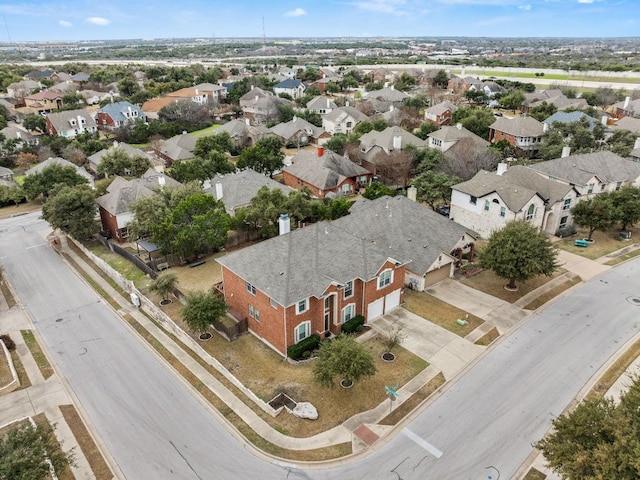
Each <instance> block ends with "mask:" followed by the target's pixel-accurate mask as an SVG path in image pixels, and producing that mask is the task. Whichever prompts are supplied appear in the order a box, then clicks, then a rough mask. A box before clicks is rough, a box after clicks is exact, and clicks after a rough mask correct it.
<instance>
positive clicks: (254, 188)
mask: <svg viewBox="0 0 640 480" xmlns="http://www.w3.org/2000/svg"><path fill="white" fill-rule="evenodd" d="M210 182H211V187H207V188H205V189H204V191H205V192H207V193H210V194H211V195H213V196H216V184H217V183H220V185H221V187H222V198H220V199H219V200H221V201H222V203H224V207H225V209H226V210H227V212H228V213H229V214H230V215H234V214H235V210H236V209H237V208H239V207H244V206H246V205H249V204H250V203H251V199H253V197H255V196H256V195H257V194H258V190H260V189H261V188H262V187H268V188H269V189H271V190H272V189H274V188H277V189H279V190H282V192H283V193H284V194H285V195H288V194H289V192H292V191H293V189H291V188H289V187H287V186H286V185H283V184H281V183H280V182H276V181H275V180H273V179H272V178H269V177H267V176H266V175H263V174H261V173H258V172H256V171H255V170H252V169H251V168H247V169H245V170H240V171H237V172H234V173H229V174H226V175H220V174H218V175H216V176H215V177H213V178H212V179H211V180H210Z"/></svg>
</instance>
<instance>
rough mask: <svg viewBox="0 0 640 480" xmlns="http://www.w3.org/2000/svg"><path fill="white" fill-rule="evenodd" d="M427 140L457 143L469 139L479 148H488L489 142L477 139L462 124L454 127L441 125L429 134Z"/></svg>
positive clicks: (480, 138) (476, 136) (477, 137)
mask: <svg viewBox="0 0 640 480" xmlns="http://www.w3.org/2000/svg"><path fill="white" fill-rule="evenodd" d="M428 137H429V138H435V139H436V140H441V141H443V142H447V143H450V142H457V141H459V140H462V139H464V138H470V139H472V140H473V143H474V144H476V145H478V146H479V147H488V146H489V142H488V141H486V140H485V139H484V138H482V137H479V136H478V135H476V134H475V133H473V132H472V131H471V130H468V129H466V128H464V127H463V126H462V124H457V125H456V126H452V125H443V126H441V127H440V128H439V129H438V130H436V131H435V132H431V133H430V134H429V135H428Z"/></svg>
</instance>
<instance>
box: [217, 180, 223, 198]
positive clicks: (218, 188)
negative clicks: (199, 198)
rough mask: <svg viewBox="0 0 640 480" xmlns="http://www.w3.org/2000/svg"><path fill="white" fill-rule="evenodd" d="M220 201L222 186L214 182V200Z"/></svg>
mask: <svg viewBox="0 0 640 480" xmlns="http://www.w3.org/2000/svg"><path fill="white" fill-rule="evenodd" d="M221 199H222V184H221V183H220V182H216V200H221Z"/></svg>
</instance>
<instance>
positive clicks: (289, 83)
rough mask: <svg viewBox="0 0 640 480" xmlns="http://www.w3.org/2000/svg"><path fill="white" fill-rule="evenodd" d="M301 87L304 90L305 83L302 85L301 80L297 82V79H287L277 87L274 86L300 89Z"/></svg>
mask: <svg viewBox="0 0 640 480" xmlns="http://www.w3.org/2000/svg"><path fill="white" fill-rule="evenodd" d="M300 86H302V87H303V88H304V83H302V82H301V81H300V80H297V79H295V78H287V79H286V80H283V81H281V82H280V83H278V84H277V85H274V86H273V88H298V87H300Z"/></svg>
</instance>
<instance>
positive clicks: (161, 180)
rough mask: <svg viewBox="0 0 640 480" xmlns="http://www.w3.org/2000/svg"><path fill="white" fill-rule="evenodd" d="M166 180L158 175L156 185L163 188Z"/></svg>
mask: <svg viewBox="0 0 640 480" xmlns="http://www.w3.org/2000/svg"><path fill="white" fill-rule="evenodd" d="M165 181H166V179H165V178H164V175H159V176H158V185H160V186H161V187H164V184H165Z"/></svg>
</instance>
